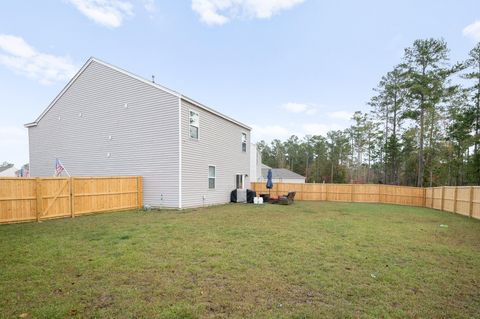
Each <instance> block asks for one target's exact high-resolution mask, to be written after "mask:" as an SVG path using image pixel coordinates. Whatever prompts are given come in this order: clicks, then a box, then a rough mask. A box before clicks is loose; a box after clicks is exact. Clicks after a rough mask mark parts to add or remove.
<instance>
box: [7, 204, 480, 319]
mask: <svg viewBox="0 0 480 319" xmlns="http://www.w3.org/2000/svg"><path fill="white" fill-rule="evenodd" d="M440 224H446V225H448V228H443V227H440ZM22 314H23V315H22ZM19 316H22V317H25V316H26V317H27V318H69V317H77V318H84V317H87V318H88V317H94V318H197V317H198V318H205V317H225V318H227V317H229V318H230V317H234V318H244V317H250V318H253V317H255V318H258V317H260V318H262V317H275V318H278V317H282V318H317V317H338V318H350V317H352V318H357V317H360V318H380V317H392V318H405V317H416V318H453V317H459V318H460V317H464V318H473V317H477V318H478V317H480V221H478V220H473V219H469V218H465V217H462V216H459V215H454V214H450V213H445V212H439V211H434V210H430V209H423V208H413V207H402V206H389V205H380V204H378V205H377V204H358V203H357V204H353V203H329V202H296V203H295V204H294V205H292V206H278V205H262V206H257V205H241V204H232V205H224V206H217V207H209V208H202V209H196V210H188V211H184V212H176V211H152V212H147V213H145V212H140V211H131V212H120V213H109V214H99V215H91V216H85V217H78V218H75V219H62V220H52V221H46V222H43V223H30V224H17V225H3V226H0V317H2V318H15V317H17V318H18V317H19Z"/></svg>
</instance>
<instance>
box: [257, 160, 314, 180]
mask: <svg viewBox="0 0 480 319" xmlns="http://www.w3.org/2000/svg"><path fill="white" fill-rule="evenodd" d="M262 165H263V164H262ZM264 166H266V165H264ZM267 167H268V166H267ZM268 170H269V168H263V167H262V177H263V178H265V179H266V178H267V173H268ZM271 170H272V178H273V179H305V176H302V175H300V174H297V173H295V172H292V171H291V170H288V169H286V168H272V169H271Z"/></svg>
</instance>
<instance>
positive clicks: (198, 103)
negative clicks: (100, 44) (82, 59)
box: [25, 57, 251, 130]
mask: <svg viewBox="0 0 480 319" xmlns="http://www.w3.org/2000/svg"><path fill="white" fill-rule="evenodd" d="M92 62H96V63H99V64H101V65H103V66H106V67H108V68H111V69H114V70H116V71H118V72H120V73H123V74H125V75H127V76H129V77H132V78H134V79H136V80H139V81H141V82H143V83H146V84H148V85H151V86H153V87H155V88H157V89H159V90H162V91H164V92H167V93H170V94H172V95H174V96H176V97H178V98H179V99H182V100H184V101H187V102H189V103H191V104H193V105H195V106H197V107H199V108H201V109H204V110H205V111H207V112H210V113H212V114H215V115H217V116H219V117H221V118H223V119H225V120H227V121H229V122H232V123H234V124H237V125H239V126H241V127H243V128H245V129H248V130H251V127H249V126H248V125H246V124H243V123H241V122H239V121H237V120H234V119H233V118H231V117H229V116H226V115H224V114H222V113H220V112H217V111H215V110H214V109H212V108H210V107H208V106H205V105H203V104H201V103H200V102H197V101H195V100H193V99H191V98H189V97H188V96H185V95H183V94H180V93H178V92H176V91H173V90H171V89H169V88H166V87H164V86H163V85H160V84H157V83H153V82H151V81H149V80H147V79H145V78H142V77H140V76H138V75H135V74H133V73H131V72H128V71H126V70H124V69H121V68H119V67H116V66H114V65H112V64H110V63H107V62H104V61H101V60H99V59H97V58H94V57H91V58H90V59H88V60H87V62H86V63H85V64H84V65H83V66H82V68H81V69H80V70H79V71H78V72H77V74H75V76H74V77H73V78H72V79H71V80H70V81H69V82H68V83H67V85H66V86H65V87H64V88H63V90H62V91H60V93H59V94H58V95H57V97H55V99H54V100H53V101H52V102H51V103H50V104H49V105H48V107H47V108H46V109H45V110H44V111H43V112H42V114H40V116H39V117H38V118H37V119H36V120H35V121H33V122H31V123H27V124H25V127H34V126H37V124H38V122H40V120H41V119H42V118H43V117H44V116H45V114H47V113H48V111H50V109H51V108H52V107H53V106H54V105H55V103H56V102H57V101H58V100H59V99H60V98H61V97H62V95H63V94H65V92H66V91H67V90H68V89H69V88H70V86H71V85H72V84H73V83H74V82H75V81H76V79H77V78H78V77H79V76H80V75H81V74H82V73H83V71H85V69H86V68H87V67H88V66H89V65H90V64H91V63H92Z"/></svg>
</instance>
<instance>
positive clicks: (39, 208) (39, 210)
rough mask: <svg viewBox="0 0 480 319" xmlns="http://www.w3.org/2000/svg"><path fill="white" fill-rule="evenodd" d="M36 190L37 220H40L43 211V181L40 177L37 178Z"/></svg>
mask: <svg viewBox="0 0 480 319" xmlns="http://www.w3.org/2000/svg"><path fill="white" fill-rule="evenodd" d="M35 192H36V195H37V212H36V213H37V222H39V221H40V214H41V213H42V183H41V181H40V178H39V177H36V178H35Z"/></svg>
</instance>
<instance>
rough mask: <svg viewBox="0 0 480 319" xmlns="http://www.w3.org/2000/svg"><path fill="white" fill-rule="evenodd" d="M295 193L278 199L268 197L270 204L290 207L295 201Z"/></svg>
mask: <svg viewBox="0 0 480 319" xmlns="http://www.w3.org/2000/svg"><path fill="white" fill-rule="evenodd" d="M295 194H296V192H289V193H288V194H287V195H283V196H278V197H276V198H275V197H273V198H272V197H270V201H269V202H270V203H272V204H280V205H290V204H293V202H294V200H295Z"/></svg>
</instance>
